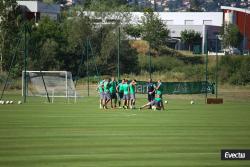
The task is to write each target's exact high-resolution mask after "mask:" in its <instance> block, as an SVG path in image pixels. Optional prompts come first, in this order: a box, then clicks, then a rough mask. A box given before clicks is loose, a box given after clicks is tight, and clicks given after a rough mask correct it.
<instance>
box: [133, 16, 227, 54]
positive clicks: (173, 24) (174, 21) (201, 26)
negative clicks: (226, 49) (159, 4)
mask: <svg viewBox="0 0 250 167" xmlns="http://www.w3.org/2000/svg"><path fill="white" fill-rule="evenodd" d="M156 14H158V15H159V18H160V19H161V20H162V21H163V22H164V23H165V24H166V25H167V27H168V29H169V30H170V36H171V41H170V42H171V43H172V44H173V45H172V46H173V47H174V48H175V49H182V47H183V45H182V43H181V32H182V31H184V30H194V31H196V32H199V33H200V34H201V37H202V42H201V44H197V45H200V49H201V51H202V53H206V52H207V51H209V50H210V51H215V49H216V42H215V40H217V38H218V37H217V35H218V34H219V32H220V28H221V27H222V25H223V13H222V12H158V13H156ZM142 16H143V13H140V12H134V13H132V20H131V22H132V23H133V24H137V23H140V20H141V17H142Z"/></svg>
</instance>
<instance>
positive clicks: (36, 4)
mask: <svg viewBox="0 0 250 167" xmlns="http://www.w3.org/2000/svg"><path fill="white" fill-rule="evenodd" d="M17 4H18V5H19V6H20V8H21V9H22V10H23V11H24V12H25V16H26V18H28V19H29V20H32V19H34V20H35V22H37V21H38V20H40V19H41V18H43V17H49V18H51V19H52V20H57V19H58V18H59V14H60V5H57V4H47V3H43V2H40V1H17Z"/></svg>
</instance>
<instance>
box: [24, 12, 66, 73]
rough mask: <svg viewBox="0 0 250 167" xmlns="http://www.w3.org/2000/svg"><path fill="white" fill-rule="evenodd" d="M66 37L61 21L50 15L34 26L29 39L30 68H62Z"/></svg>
mask: <svg viewBox="0 0 250 167" xmlns="http://www.w3.org/2000/svg"><path fill="white" fill-rule="evenodd" d="M65 44H66V42H65V38H64V34H63V31H62V27H61V25H60V23H59V22H57V21H53V20H50V19H49V18H48V17H46V18H44V19H42V20H40V21H39V22H38V25H37V26H32V30H31V33H30V40H29V53H30V54H29V59H30V61H29V68H30V69H32V70H55V69H57V70H60V64H62V57H61V56H62V55H61V53H62V50H63V48H64V47H65Z"/></svg>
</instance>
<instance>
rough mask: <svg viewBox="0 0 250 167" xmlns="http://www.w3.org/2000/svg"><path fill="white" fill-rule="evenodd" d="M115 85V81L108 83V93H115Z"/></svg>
mask: <svg viewBox="0 0 250 167" xmlns="http://www.w3.org/2000/svg"><path fill="white" fill-rule="evenodd" d="M116 85H117V83H116V81H111V82H110V88H109V91H110V93H115V92H116Z"/></svg>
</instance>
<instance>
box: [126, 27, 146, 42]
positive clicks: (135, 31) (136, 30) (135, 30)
mask: <svg viewBox="0 0 250 167" xmlns="http://www.w3.org/2000/svg"><path fill="white" fill-rule="evenodd" d="M125 32H126V33H127V34H128V35H130V36H132V37H134V38H135V39H136V38H139V37H141V33H142V31H141V26H139V25H136V26H133V25H128V26H127V27H125Z"/></svg>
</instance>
